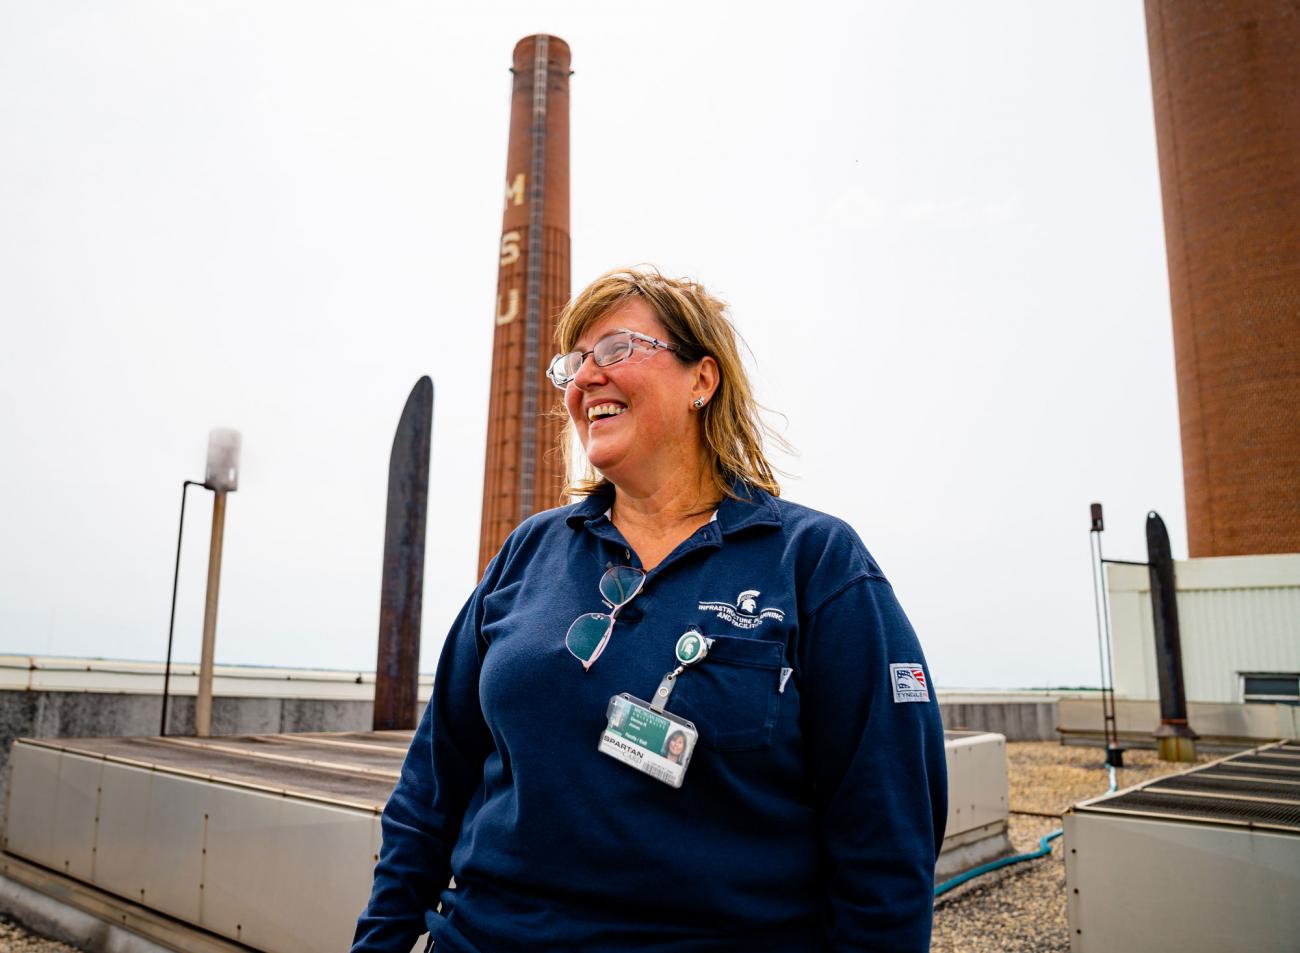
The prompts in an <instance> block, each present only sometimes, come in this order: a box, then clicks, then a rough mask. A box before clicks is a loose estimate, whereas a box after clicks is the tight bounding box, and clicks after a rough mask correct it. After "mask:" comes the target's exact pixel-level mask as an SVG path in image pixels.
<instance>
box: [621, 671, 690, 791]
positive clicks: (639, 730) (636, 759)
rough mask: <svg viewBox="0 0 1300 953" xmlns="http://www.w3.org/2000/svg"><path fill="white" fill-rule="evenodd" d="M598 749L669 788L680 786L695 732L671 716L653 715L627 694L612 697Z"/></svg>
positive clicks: (647, 708)
mask: <svg viewBox="0 0 1300 953" xmlns="http://www.w3.org/2000/svg"><path fill="white" fill-rule="evenodd" d="M605 717H606V723H605V730H604V731H603V732H601V735H600V744H599V745H598V748H599V750H600V751H601V752H603V753H604V754H607V755H609V756H610V757H611V758H616V759H618V760H619V761H622V762H623V763H624V764H629V765H631V766H632V767H634V768H636V769H637V770H639V771H644V772H645V773H646V774H648V775H650V777H652V778H654V779H655V780H656V781H662V782H663V783H664V784H667V785H669V786H671V787H675V788H679V787H681V786H682V779H683V778H685V777H686V768H687V767H688V766H689V765H690V763H691V753H692V752H693V751H694V750H695V742H696V740H697V739H698V738H699V732H697V731H696V730H695V725H693V724H692V723H691V722H689V721H687V720H686V719H685V718H679V717H677V716H676V715H674V714H673V713H672V712H667V711H665V712H657V711H654V710H653V709H651V707H650V706H649V705H648V704H647V703H645V702H643V701H642V700H641V699H639V698H633V697H632V696H631V695H629V694H628V693H627V692H624V693H623V694H621V695H615V696H614V697H613V698H611V699H610V700H609V707H608V708H607V709H606V710H605Z"/></svg>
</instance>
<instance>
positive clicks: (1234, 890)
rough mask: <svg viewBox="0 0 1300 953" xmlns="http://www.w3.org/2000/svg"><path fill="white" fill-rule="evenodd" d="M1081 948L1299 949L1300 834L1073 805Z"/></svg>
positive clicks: (1075, 912)
mask: <svg viewBox="0 0 1300 953" xmlns="http://www.w3.org/2000/svg"><path fill="white" fill-rule="evenodd" d="M1065 884H1066V896H1067V903H1068V908H1067V910H1068V919H1069V925H1070V939H1071V950H1072V951H1073V953H1115V951H1117V950H1141V951H1142V953H1200V951H1205V953H1262V951H1269V950H1279V951H1281V950H1295V949H1297V948H1300V903H1297V898H1300V837H1295V836H1294V835H1288V834H1282V833H1275V832H1270V831H1264V832H1261V831H1254V830H1247V829H1242V828H1235V829H1228V828H1222V827H1216V826H1213V825H1209V824H1193V823H1181V822H1176V821H1165V820H1160V819H1155V818H1133V817H1120V816H1114V815H1112V816H1105V815H1100V814H1090V813H1082V812H1081V813H1073V812H1071V813H1067V814H1066V816H1065Z"/></svg>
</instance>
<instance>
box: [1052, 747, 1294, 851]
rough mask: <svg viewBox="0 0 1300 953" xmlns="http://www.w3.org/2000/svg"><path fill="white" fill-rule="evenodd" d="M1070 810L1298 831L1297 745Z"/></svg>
mask: <svg viewBox="0 0 1300 953" xmlns="http://www.w3.org/2000/svg"><path fill="white" fill-rule="evenodd" d="M1075 810H1076V811H1080V812H1084V811H1087V812H1092V811H1097V812H1101V813H1107V814H1127V815H1130V816H1134V815H1140V816H1146V817H1166V818H1178V819H1182V820H1191V821H1202V822H1207V823H1212V824H1230V825H1234V826H1238V825H1240V826H1246V827H1251V828H1267V829H1270V830H1280V831H1288V832H1294V833H1300V745H1297V744H1296V743H1295V742H1279V743H1277V744H1273V745H1267V746H1265V747H1263V748H1256V749H1254V750H1252V751H1247V752H1243V753H1241V754H1237V755H1233V756H1232V757H1229V758H1224V759H1223V760H1221V761H1216V762H1214V763H1213V764H1208V765H1205V766H1203V767H1200V768H1193V769H1192V770H1190V771H1186V772H1184V773H1182V774H1176V775H1173V776H1171V777H1165V778H1157V779H1156V780H1154V781H1148V782H1147V783H1146V784H1143V785H1140V786H1138V787H1136V788H1133V789H1132V790H1129V791H1122V792H1120V793H1118V794H1108V795H1105V796H1103V797H1100V798H1094V799H1093V800H1090V801H1085V802H1083V803H1082V804H1079V805H1077V806H1076V807H1075Z"/></svg>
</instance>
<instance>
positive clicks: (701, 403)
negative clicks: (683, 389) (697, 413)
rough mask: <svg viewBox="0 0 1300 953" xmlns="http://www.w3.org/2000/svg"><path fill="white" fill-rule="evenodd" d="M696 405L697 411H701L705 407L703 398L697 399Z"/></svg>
mask: <svg viewBox="0 0 1300 953" xmlns="http://www.w3.org/2000/svg"><path fill="white" fill-rule="evenodd" d="M694 404H695V409H696V410H699V409H700V408H701V407H703V406H704V398H703V397H696V398H695V400H694Z"/></svg>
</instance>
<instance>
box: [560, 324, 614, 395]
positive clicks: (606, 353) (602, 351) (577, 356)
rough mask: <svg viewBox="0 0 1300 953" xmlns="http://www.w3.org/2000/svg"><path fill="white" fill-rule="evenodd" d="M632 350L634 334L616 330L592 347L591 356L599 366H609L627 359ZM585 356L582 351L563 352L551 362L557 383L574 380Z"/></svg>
mask: <svg viewBox="0 0 1300 953" xmlns="http://www.w3.org/2000/svg"><path fill="white" fill-rule="evenodd" d="M632 350H633V343H632V335H631V334H629V333H628V332H627V331H615V332H614V333H613V334H606V335H605V336H604V337H603V338H601V339H600V340H599V341H597V342H596V346H595V347H593V348H592V349H591V356H592V358H593V359H594V360H595V362H596V366H597V367H609V365H611V364H617V363H618V362H619V361H625V360H627V359H628V358H629V357H631V355H632ZM584 358H586V355H585V354H583V352H582V351H570V352H569V353H568V354H561V355H560V356H559V357H557V358H556V359H555V360H554V361H553V362H552V363H551V368H552V373H551V377H552V379H553V380H555V381H556V383H561V382H562V383H568V382H569V381H571V380H573V379H574V378H575V377H577V376H578V368H580V367H582V362H583V360H584Z"/></svg>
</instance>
